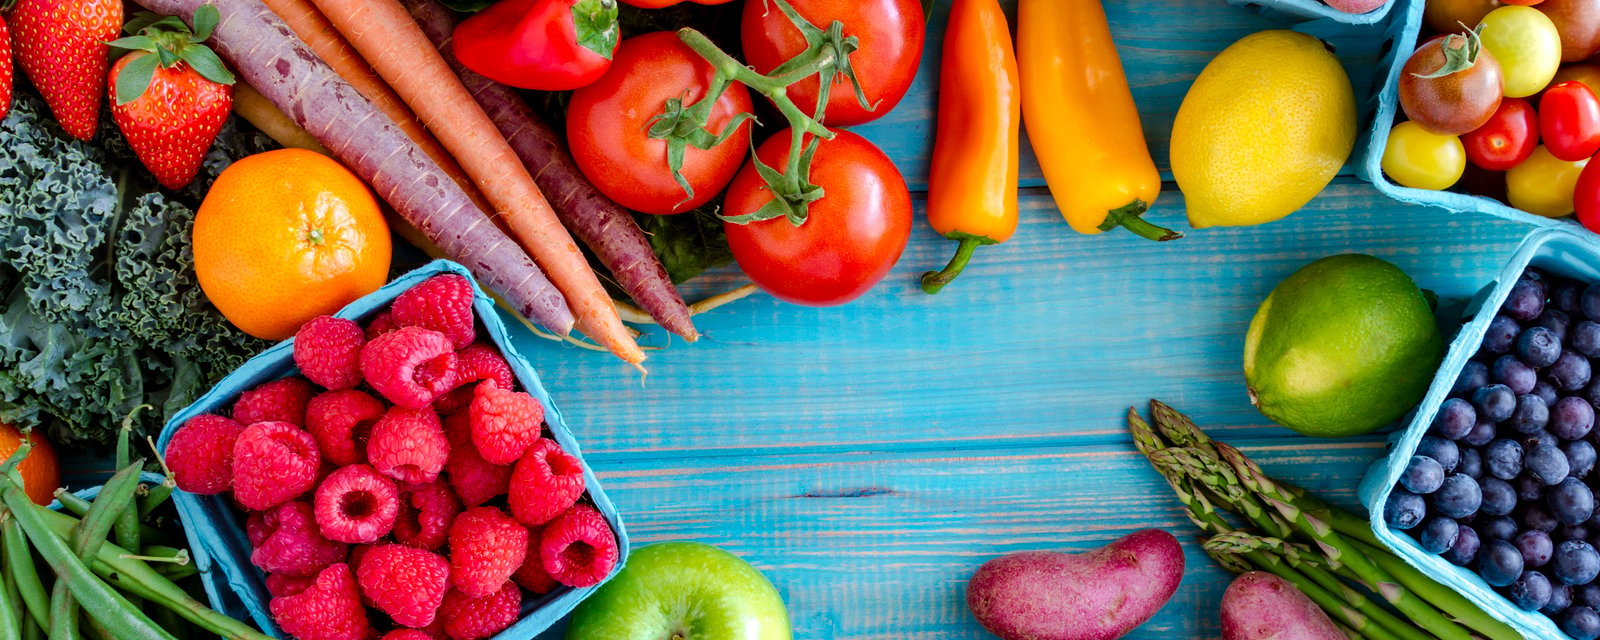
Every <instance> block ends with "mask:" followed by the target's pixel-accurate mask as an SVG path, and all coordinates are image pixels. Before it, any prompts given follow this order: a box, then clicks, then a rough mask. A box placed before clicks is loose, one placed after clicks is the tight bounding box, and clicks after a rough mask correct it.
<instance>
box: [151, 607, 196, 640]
mask: <svg viewBox="0 0 1600 640" xmlns="http://www.w3.org/2000/svg"><path fill="white" fill-rule="evenodd" d="M150 619H151V620H155V621H156V624H159V625H161V628H162V629H166V630H167V631H170V632H172V635H173V636H175V637H177V639H178V640H189V623H188V622H186V621H184V619H183V618H179V617H178V614H177V613H176V612H174V611H173V610H171V609H168V608H166V607H156V609H155V611H152V612H150Z"/></svg>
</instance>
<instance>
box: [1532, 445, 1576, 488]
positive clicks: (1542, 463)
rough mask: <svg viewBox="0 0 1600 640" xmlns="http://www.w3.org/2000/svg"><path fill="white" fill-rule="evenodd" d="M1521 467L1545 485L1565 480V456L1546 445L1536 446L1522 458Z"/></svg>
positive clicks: (1559, 450)
mask: <svg viewBox="0 0 1600 640" xmlns="http://www.w3.org/2000/svg"><path fill="white" fill-rule="evenodd" d="M1522 466H1523V467H1524V468H1526V469H1527V470H1528V473H1530V474H1532V475H1533V477H1534V478H1537V479H1538V480H1539V481H1540V482H1543V483H1545V484H1546V485H1552V484H1555V483H1557V482H1561V481H1562V480H1565V479H1566V478H1567V471H1569V469H1568V468H1567V454H1565V453H1562V452H1561V449H1559V448H1557V447H1553V446H1550V445H1547V444H1536V445H1534V446H1532V447H1530V448H1528V451H1527V453H1526V454H1525V455H1523V457H1522Z"/></svg>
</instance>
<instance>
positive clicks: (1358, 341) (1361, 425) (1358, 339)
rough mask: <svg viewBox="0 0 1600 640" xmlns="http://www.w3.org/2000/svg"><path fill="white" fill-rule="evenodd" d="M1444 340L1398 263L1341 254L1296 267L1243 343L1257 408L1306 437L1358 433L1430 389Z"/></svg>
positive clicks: (1376, 425)
mask: <svg viewBox="0 0 1600 640" xmlns="http://www.w3.org/2000/svg"><path fill="white" fill-rule="evenodd" d="M1443 348H1444V341H1443V339H1442V338H1441V337H1440V336H1439V328H1438V326H1437V325H1436V324H1435V323H1434V319H1433V312H1432V311H1431V310H1430V309H1429V306H1428V300H1427V298H1426V297H1424V295H1423V293H1422V291H1421V290H1420V289H1418V288H1417V285H1416V283H1414V282H1412V281H1411V278H1409V277H1407V276H1406V274H1405V272H1403V271H1401V270H1400V268H1399V267H1396V266H1394V265H1392V264H1389V263H1387V262H1384V261H1383V260H1380V259H1378V258H1374V257H1372V256H1367V255H1361V254H1347V255H1338V256H1331V257H1327V258H1323V259H1321V260H1318V261H1316V262H1313V263H1311V264H1308V265H1306V266H1304V267H1301V268H1300V270H1299V271H1296V272H1294V274H1293V275H1290V276H1289V277H1288V278H1285V279H1284V281H1283V282H1280V283H1278V286H1277V287H1276V288H1274V289H1273V290H1272V293H1271V294H1268V295H1267V299H1266V300H1264V301H1262V303H1261V308H1260V309H1257V310H1256V316H1255V318H1254V319H1252V320H1251V321H1250V331H1249V333H1248V334H1246V335H1245V341H1244V377H1245V381H1246V382H1247V383H1248V384H1249V385H1250V401H1251V403H1252V404H1255V405H1256V407H1257V408H1258V409H1260V410H1261V413H1263V414H1265V415H1266V416H1267V417H1268V418H1271V419H1272V420H1273V421H1275V422H1277V423H1278V424H1281V425H1283V426H1285V427H1288V428H1290V429H1293V430H1295V431H1298V432H1300V433H1303V434H1305V435H1308V436H1319V437H1330V438H1340V437H1345V436H1353V435H1360V434H1363V433H1368V432H1370V431H1372V430H1374V429H1377V428H1379V427H1382V426H1384V425H1386V424H1389V423H1390V422H1393V421H1395V420H1396V419H1398V418H1399V417H1400V416H1401V415H1403V414H1404V413H1405V412H1406V411H1407V410H1409V409H1411V408H1412V407H1414V406H1416V404H1417V403H1418V402H1419V401H1421V400H1422V396H1423V394H1424V393H1426V392H1427V390H1428V383H1429V382H1430V381H1431V380H1432V378H1433V374H1434V371H1435V370H1437V369H1438V367H1439V359H1440V356H1441V352H1442V351H1443Z"/></svg>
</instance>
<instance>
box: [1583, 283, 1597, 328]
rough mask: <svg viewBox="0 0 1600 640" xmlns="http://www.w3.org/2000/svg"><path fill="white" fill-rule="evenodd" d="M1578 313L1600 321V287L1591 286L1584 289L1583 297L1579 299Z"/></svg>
mask: <svg viewBox="0 0 1600 640" xmlns="http://www.w3.org/2000/svg"><path fill="white" fill-rule="evenodd" d="M1578 311H1579V312H1581V313H1583V316H1584V317H1585V318H1588V319H1590V320H1600V286H1597V285H1592V284H1591V285H1589V286H1588V287H1586V288H1584V290H1583V295H1581V296H1579V297H1578Z"/></svg>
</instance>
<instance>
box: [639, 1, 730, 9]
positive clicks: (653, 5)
mask: <svg viewBox="0 0 1600 640" xmlns="http://www.w3.org/2000/svg"><path fill="white" fill-rule="evenodd" d="M689 1H690V2H693V3H695V4H727V3H729V2H733V0H689ZM622 2H623V3H624V4H630V5H633V6H635V7H639V8H640V9H660V8H662V7H670V6H672V5H675V4H681V3H682V2H683V0H622Z"/></svg>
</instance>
